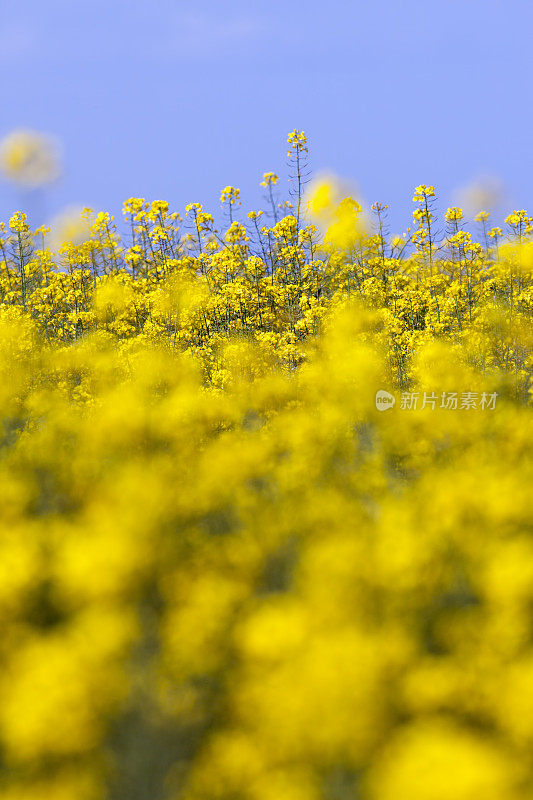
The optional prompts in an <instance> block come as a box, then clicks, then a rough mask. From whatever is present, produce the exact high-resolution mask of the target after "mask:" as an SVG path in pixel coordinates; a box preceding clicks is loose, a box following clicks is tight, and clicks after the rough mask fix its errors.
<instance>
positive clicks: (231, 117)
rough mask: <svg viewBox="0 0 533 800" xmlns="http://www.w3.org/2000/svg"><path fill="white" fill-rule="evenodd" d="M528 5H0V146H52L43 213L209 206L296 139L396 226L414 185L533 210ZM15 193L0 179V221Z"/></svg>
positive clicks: (94, 1)
mask: <svg viewBox="0 0 533 800" xmlns="http://www.w3.org/2000/svg"><path fill="white" fill-rule="evenodd" d="M532 37H533V4H532V2H531V0H506V2H504V1H503V0H484V1H482V0H381V1H380V2H378V0H375V2H369V0H364V1H363V0H344V2H340V1H339V0H328V2H316V1H313V0H309V1H308V2H301V1H300V0H293V2H291V3H287V2H285V1H284V2H281V0H268V2H267V1H266V0H256V2H251V0H247V2H244V1H243V0H233V2H224V0H205V1H204V2H201V3H193V2H181V0H152V2H151V3H147V2H140V1H139V0H127V1H126V0H91V2H87V3H84V2H82V1H81V0H77V1H76V2H73V0H46V2H43V0H29V1H25V0H0V70H1V77H2V81H1V93H0V98H1V99H0V108H1V113H0V136H3V135H4V134H6V133H8V132H9V131H10V130H12V129H13V128H17V127H30V128H34V129H38V130H42V131H44V132H47V133H51V134H54V135H56V136H57V137H58V138H59V139H60V140H61V141H62V143H63V147H64V156H65V173H64V176H63V178H62V179H61V181H60V182H59V183H58V184H57V185H56V186H55V187H53V188H52V189H50V190H48V196H47V199H46V202H47V210H48V212H49V213H55V212H56V211H58V210H60V209H61V208H62V207H63V206H65V205H68V204H72V203H79V204H82V205H90V206H92V207H95V208H106V209H111V210H112V211H114V212H119V209H120V203H121V201H122V199H123V198H125V197H129V196H131V195H138V196H143V197H147V198H150V199H168V200H169V201H170V202H171V204H172V205H173V207H176V208H180V209H181V208H182V207H183V206H184V205H185V204H186V203H187V202H191V201H199V202H203V203H204V204H205V205H206V207H209V208H210V209H212V210H216V209H217V208H218V197H219V192H220V189H221V188H222V187H223V186H225V185H226V184H228V183H229V184H232V185H235V186H238V187H240V189H241V193H242V195H243V198H244V200H245V201H249V206H250V207H257V204H258V200H259V198H260V196H261V194H260V190H259V188H258V183H259V181H260V180H261V175H262V173H263V172H264V171H267V170H272V171H276V172H279V173H280V174H281V175H282V176H285V174H286V167H285V153H286V147H285V138H286V134H287V132H288V131H289V130H290V129H292V128H294V127H297V128H300V129H304V130H305V131H306V133H307V134H308V136H309V141H310V151H311V152H310V161H311V165H312V167H313V169H314V170H315V171H320V170H330V171H334V172H336V173H338V174H339V175H341V176H343V177H345V178H347V179H350V180H354V181H356V182H357V185H358V186H359V187H360V189H361V192H362V196H363V198H364V199H365V200H367V201H368V202H373V201H374V200H380V201H382V202H386V203H389V204H390V206H391V211H392V214H391V227H392V228H394V229H395V230H401V229H403V228H404V227H405V223H406V222H407V220H408V219H409V217H410V214H411V210H412V203H411V197H412V188H413V186H415V185H416V184H418V183H433V184H435V185H436V187H437V189H438V193H439V195H440V197H441V199H442V202H443V203H447V202H448V201H450V200H451V199H453V191H454V190H455V189H456V188H457V187H459V186H462V185H464V184H467V183H468V182H470V181H472V180H474V179H476V178H478V177H480V176H483V175H495V176H497V177H498V178H500V179H501V180H502V182H503V184H504V186H505V190H506V202H507V203H508V204H510V205H512V206H513V207H518V208H522V207H526V208H527V204H528V202H529V203H530V204H531V192H530V188H531V178H532V163H533V159H532V158H531V123H532V119H533V111H532V104H531V80H532V73H533V70H532V64H533V61H532ZM16 204H17V198H16V194H15V192H14V191H13V189H11V188H10V187H9V186H7V185H6V184H5V183H1V184H0V217H1V218H2V219H5V217H6V215H7V214H8V213H9V212H10V211H12V210H13V207H14V205H16Z"/></svg>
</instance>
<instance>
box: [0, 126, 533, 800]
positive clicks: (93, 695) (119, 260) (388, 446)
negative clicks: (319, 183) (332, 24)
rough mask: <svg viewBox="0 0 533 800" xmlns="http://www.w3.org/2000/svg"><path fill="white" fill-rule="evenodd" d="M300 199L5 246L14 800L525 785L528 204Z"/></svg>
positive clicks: (3, 470)
mask: <svg viewBox="0 0 533 800" xmlns="http://www.w3.org/2000/svg"><path fill="white" fill-rule="evenodd" d="M294 133H295V134H298V135H294V134H293V135H292V139H289V144H290V145H291V148H292V149H293V151H294V152H296V153H298V154H299V157H301V158H302V159H303V158H304V156H305V152H306V151H305V138H303V139H302V134H301V132H294ZM298 148H300V149H299V150H298ZM266 175H268V176H272V173H266ZM274 177H275V178H276V177H277V176H274ZM264 183H265V186H266V187H267V188H269V189H272V187H275V186H276V183H277V181H275V180H273V179H272V178H271V177H270V178H269V179H268V180H267V178H266V176H265V181H264ZM320 191H321V192H322V195H321V196H319V198H318V200H317V199H316V198H315V200H314V202H315V209H314V210H315V212H316V213H318V214H320V215H323V219H322V222H324V219H325V226H326V230H327V231H329V234H328V235H327V236H325V239H324V238H321V237H319V235H318V233H317V229H316V228H315V227H314V223H313V222H311V221H310V220H308V219H306V218H305V214H304V211H303V208H304V205H305V200H304V198H303V197H298V198H297V200H299V201H300V202H299V203H298V205H299V206H301V209H302V210H301V213H300V214H298V213H296V215H294V214H288V215H287V214H282V213H281V211H285V210H287V208H288V204H283V203H280V204H278V205H276V203H275V198H274V195H273V193H270V195H269V199H272V200H273V202H272V204H271V209H270V214H271V216H270V218H268V216H267V213H266V212H265V213H261V212H259V211H258V212H250V213H249V214H248V217H247V223H246V225H245V224H244V223H243V222H240V221H239V218H238V215H237V213H236V212H237V210H236V205H237V204H236V203H235V204H232V203H231V200H232V199H235V198H237V197H238V196H239V195H238V191H236V190H235V189H234V187H226V189H225V190H224V192H223V198H222V201H223V202H224V203H228V204H229V206H230V210H231V214H232V215H234V218H233V219H231V218H230V220H229V227H228V228H227V229H226V230H225V231H222V232H221V231H218V230H215V227H214V223H213V218H212V217H211V216H210V214H208V213H207V212H205V211H204V210H203V208H202V207H201V206H200V205H199V204H194V203H193V204H191V205H190V206H188V207H187V210H186V217H185V221H184V222H182V221H181V220H180V219H179V217H178V215H176V214H172V213H170V212H169V209H168V205H167V204H166V203H163V202H159V201H158V202H154V203H146V202H145V201H144V200H143V199H134V198H132V199H130V200H128V201H127V203H126V204H125V214H126V218H127V221H128V223H129V231H130V232H129V234H128V237H127V238H126V239H124V240H121V239H120V238H119V236H118V233H117V230H116V228H115V225H114V221H113V219H112V218H111V217H110V216H109V215H108V214H105V213H100V214H96V215H95V214H92V213H91V212H90V211H88V210H87V211H86V212H84V216H85V218H86V219H87V221H88V225H89V226H90V233H89V236H88V238H87V240H86V241H84V242H82V243H76V244H74V243H73V242H66V243H65V244H64V245H63V246H62V247H60V248H59V252H58V253H55V254H54V253H52V252H51V251H50V250H48V249H47V245H46V241H47V232H46V230H43V229H41V230H39V231H30V230H29V228H28V226H27V224H26V220H25V218H24V215H22V214H18V215H15V216H14V217H13V219H12V220H11V221H10V223H9V226H8V227H7V228H6V229H5V231H4V232H3V233H2V253H3V262H2V264H1V265H0V291H1V304H0V350H1V353H2V358H1V360H0V373H1V374H0V378H1V380H0V409H1V420H2V432H1V447H2V459H1V462H0V485H1V487H2V504H1V506H0V519H1V522H0V571H1V580H0V618H1V623H2V630H3V637H2V642H1V644H0V663H1V672H0V744H1V748H0V758H1V762H2V770H1V778H0V788H1V792H2V797H3V798H6V800H23V799H24V800H41V798H43V800H44V798H45V797H46V798H51V800H64V799H65V800H66V798H69V799H70V798H72V797H77V798H81V799H82V800H85V799H87V800H92V799H93V798H94V800H98V799H100V798H102V799H103V798H133V799H135V798H138V799H139V800H141V798H146V800H148V798H169V799H171V800H174V799H176V800H177V799H178V798H186V800H193V799H194V800H200V799H202V800H203V799H204V798H205V800H207V799H208V798H209V800H212V798H220V800H230V798H231V799H232V800H233V798H246V799H248V798H249V799H250V800H274V798H275V800H285V799H286V800H315V799H316V800H322V798H325V799H327V800H329V799H331V800H337V798H338V799H339V800H342V799H343V798H346V799H347V800H348V799H351V798H355V797H357V798H361V799H362V800H392V799H393V798H394V800H441V798H442V800H449V798H453V800H474V798H478V797H483V798H484V799H485V800H492V799H493V798H494V800H526V798H529V797H531V793H532V789H533V769H532V767H531V759H530V748H531V744H532V742H533V713H531V711H530V706H532V707H533V690H532V687H533V628H532V625H531V607H532V604H533V538H532V532H533V531H532V516H531V499H530V486H531V482H532V478H533V474H532V473H533V467H532V462H531V457H530V448H531V441H532V435H533V423H532V420H531V406H530V387H531V377H530V376H531V337H532V334H531V330H532V328H531V301H532V294H531V270H532V266H533V257H532V251H531V246H532V245H531V219H530V218H529V217H528V216H527V214H526V213H525V212H521V211H516V212H513V214H512V215H510V216H509V218H508V222H507V225H508V232H507V235H504V234H503V232H500V233H495V232H494V230H493V229H491V231H489V230H488V229H487V239H486V242H484V243H483V244H478V243H476V242H475V241H474V240H473V238H472V236H471V235H470V234H469V233H468V232H467V231H466V230H464V228H462V227H461V225H462V224H463V223H462V214H461V213H459V212H460V209H450V210H449V212H448V214H447V216H446V221H447V225H448V230H447V235H446V239H445V240H443V241H438V242H436V241H435V240H434V234H433V230H434V228H435V225H434V224H432V223H433V219H432V208H431V204H432V197H433V196H434V190H433V187H428V186H420V187H417V189H416V192H415V202H416V209H415V230H414V231H410V232H409V239H408V240H407V239H406V238H402V237H400V238H399V241H398V240H394V241H391V242H389V241H388V240H387V238H386V236H385V233H384V229H385V226H384V216H383V215H384V213H385V209H384V207H383V206H380V205H378V204H376V206H375V207H373V209H372V214H373V218H374V221H375V225H374V230H371V229H370V228H369V224H371V223H368V221H367V222H365V224H364V225H363V223H361V222H360V221H359V220H360V219H361V217H360V214H361V211H360V206H359V204H358V203H357V202H356V201H355V200H350V199H349V198H348V199H346V198H341V199H340V200H339V201H338V202H337V200H334V199H333V198H335V192H334V191H333V190H332V191H331V192H329V194H328V192H327V191H326V190H324V189H320ZM280 206H282V209H281V210H280V208H279V207H280ZM293 206H295V207H296V203H293ZM289 210H290V209H289ZM311 210H313V206H312V204H311ZM278 212H279V214H278ZM276 216H277V219H276ZM350 221H351V222H350ZM322 222H321V221H320V220H318V221H317V224H322ZM58 262H59V265H60V266H61V269H58ZM382 390H387V391H389V392H390V393H392V394H394V395H395V396H396V397H398V399H399V398H400V396H402V395H404V394H406V393H409V394H410V395H414V394H418V395H419V396H420V398H422V397H423V396H424V394H425V395H426V396H428V395H430V394H433V393H436V394H438V402H437V403H435V404H434V406H431V405H426V407H424V408H422V403H421V404H420V405H419V406H418V407H417V408H414V407H412V408H406V407H405V406H404V407H402V404H401V403H400V402H399V401H398V402H397V403H396V405H395V406H394V408H391V409H389V410H387V411H385V412H383V411H381V410H379V409H378V408H377V407H376V402H375V397H376V393H377V392H379V391H382ZM441 392H442V393H458V394H459V395H461V393H470V394H473V395H476V397H481V395H482V394H483V393H485V394H494V395H495V396H496V397H497V403H496V405H495V407H494V408H493V409H490V408H488V409H487V408H485V409H483V408H482V407H481V406H480V405H479V404H476V403H475V404H474V406H473V407H472V406H471V405H467V406H466V407H463V408H461V407H459V406H458V407H457V408H456V409H454V408H453V407H452V408H450V407H445V406H442V405H441V403H440V393H441Z"/></svg>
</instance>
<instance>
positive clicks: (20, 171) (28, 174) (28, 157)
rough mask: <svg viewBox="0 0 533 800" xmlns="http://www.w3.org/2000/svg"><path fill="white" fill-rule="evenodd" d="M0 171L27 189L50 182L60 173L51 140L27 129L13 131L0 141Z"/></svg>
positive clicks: (55, 147)
mask: <svg viewBox="0 0 533 800" xmlns="http://www.w3.org/2000/svg"><path fill="white" fill-rule="evenodd" d="M0 169H1V170H2V172H3V173H4V174H5V176H6V177H7V178H8V179H9V180H11V181H13V182H14V183H17V184H19V185H20V186H24V187H26V188H29V189H33V188H37V187H38V186H44V185H46V184H48V183H51V182H52V181H54V180H55V179H56V178H57V177H58V175H59V171H60V158H59V148H58V145H57V143H56V141H55V140H54V139H52V138H51V137H49V136H45V135H44V134H42V133H37V132H36V131H31V130H24V129H22V130H16V131H13V132H12V133H10V134H8V135H7V136H5V137H4V139H2V141H1V142H0Z"/></svg>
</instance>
